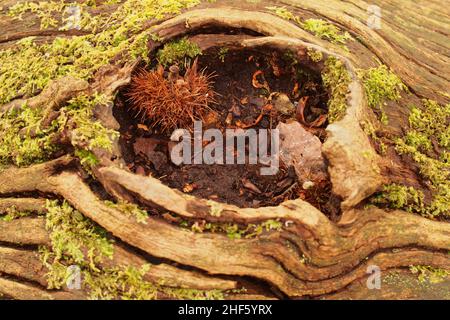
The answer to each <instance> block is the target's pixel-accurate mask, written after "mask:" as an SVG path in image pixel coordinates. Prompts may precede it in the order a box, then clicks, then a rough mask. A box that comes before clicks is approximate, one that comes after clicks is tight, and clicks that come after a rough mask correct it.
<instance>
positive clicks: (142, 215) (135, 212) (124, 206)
mask: <svg viewBox="0 0 450 320" xmlns="http://www.w3.org/2000/svg"><path fill="white" fill-rule="evenodd" d="M105 204H106V205H107V206H109V207H111V208H115V209H118V210H120V211H122V212H125V213H126V214H127V215H129V216H133V217H135V218H136V221H137V222H139V223H142V224H147V219H148V213H147V211H145V210H143V209H141V208H139V206H137V205H136V204H134V203H129V202H127V201H124V200H120V201H119V202H118V203H114V202H112V201H105Z"/></svg>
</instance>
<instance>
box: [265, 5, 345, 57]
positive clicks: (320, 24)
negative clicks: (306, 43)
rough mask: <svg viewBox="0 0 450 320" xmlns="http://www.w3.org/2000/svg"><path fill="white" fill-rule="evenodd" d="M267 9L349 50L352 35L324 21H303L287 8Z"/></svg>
mask: <svg viewBox="0 0 450 320" xmlns="http://www.w3.org/2000/svg"><path fill="white" fill-rule="evenodd" d="M266 9H268V10H270V11H272V12H274V13H275V14H276V15H277V16H279V17H281V18H283V19H285V20H288V21H293V22H295V23H296V24H297V25H298V26H299V27H300V28H302V29H304V30H306V31H308V32H310V33H312V34H314V35H315V36H317V37H319V38H321V39H324V40H327V41H330V42H331V43H334V44H338V45H340V46H341V47H343V48H344V49H346V50H348V49H347V47H346V46H345V43H346V42H347V41H348V40H351V39H352V37H351V36H350V34H349V33H348V32H347V31H345V32H342V30H341V29H340V28H338V27H336V26H335V25H333V24H331V23H329V22H327V21H325V20H322V19H306V20H304V21H302V19H301V18H300V17H299V16H296V15H294V14H293V13H292V12H290V11H289V10H288V9H286V8H285V7H276V6H275V7H266Z"/></svg>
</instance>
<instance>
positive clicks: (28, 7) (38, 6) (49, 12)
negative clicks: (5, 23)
mask: <svg viewBox="0 0 450 320" xmlns="http://www.w3.org/2000/svg"><path fill="white" fill-rule="evenodd" d="M67 5H68V4H65V3H64V1H40V2H38V3H35V2H19V3H17V4H15V5H13V6H12V7H10V8H9V12H8V15H9V16H10V17H13V18H15V19H18V20H22V19H23V17H22V16H23V14H24V13H26V12H32V13H34V14H36V15H37V16H38V18H39V20H40V22H41V29H47V28H49V27H53V28H56V27H57V26H58V24H59V22H58V20H57V19H55V15H57V14H60V13H61V12H62V11H63V9H64V8H65V7H66V6H67Z"/></svg>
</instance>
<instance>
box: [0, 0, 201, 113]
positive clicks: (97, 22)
mask: <svg viewBox="0 0 450 320" xmlns="http://www.w3.org/2000/svg"><path fill="white" fill-rule="evenodd" d="M199 3H200V1H199V0H170V1H164V2H160V1H153V0H139V1H138V0H128V1H125V2H124V3H123V4H121V5H120V6H119V7H118V8H117V10H116V11H114V12H112V13H110V14H101V15H97V16H90V15H86V16H83V19H82V21H81V22H80V24H81V29H82V30H85V31H89V32H92V34H89V35H83V36H74V37H71V38H59V37H58V38H56V39H55V40H54V41H53V42H51V43H44V44H40V45H38V44H36V43H35V42H34V39H33V38H26V39H23V40H21V41H19V42H17V45H16V46H15V47H14V48H10V49H6V50H2V51H0V60H1V61H2V64H0V104H3V103H7V102H9V101H11V100H12V99H14V98H16V97H20V96H25V97H29V96H32V95H35V94H36V93H38V92H39V91H40V90H42V89H43V88H44V87H45V86H46V85H47V84H48V83H49V81H50V80H54V79H58V78H61V77H63V76H67V75H70V76H73V77H74V78H79V79H84V80H88V79H91V78H92V77H93V75H94V73H95V71H97V70H98V69H99V68H100V67H101V66H104V65H107V64H109V63H110V62H111V61H112V60H113V59H114V61H115V63H117V64H120V63H123V62H125V61H128V60H130V59H134V58H137V57H142V58H143V59H144V60H147V59H148V57H147V51H148V50H147V47H146V44H147V40H148V39H149V37H151V34H150V33H145V32H141V31H142V26H143V25H144V23H145V22H146V21H148V20H152V19H157V20H159V19H163V18H164V17H166V16H167V15H171V14H179V13H180V12H181V10H183V9H185V8H190V7H192V6H195V5H198V4H199ZM26 8H27V7H23V8H22V9H20V10H19V8H16V9H17V10H16V11H17V12H16V11H15V12H16V13H13V15H15V14H18V15H19V16H20V13H21V12H26V11H29V9H26ZM42 10H45V9H42Z"/></svg>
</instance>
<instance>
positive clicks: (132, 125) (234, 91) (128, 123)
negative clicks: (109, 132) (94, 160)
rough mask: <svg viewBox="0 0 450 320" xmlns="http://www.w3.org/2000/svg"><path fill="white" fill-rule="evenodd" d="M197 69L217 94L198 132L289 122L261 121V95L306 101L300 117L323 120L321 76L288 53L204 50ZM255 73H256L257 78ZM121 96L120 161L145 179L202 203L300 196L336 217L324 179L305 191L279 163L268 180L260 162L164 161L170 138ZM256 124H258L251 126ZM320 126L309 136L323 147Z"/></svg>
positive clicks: (270, 202)
mask: <svg viewBox="0 0 450 320" xmlns="http://www.w3.org/2000/svg"><path fill="white" fill-rule="evenodd" d="M198 63H199V67H200V69H205V72H206V73H213V74H214V78H213V82H214V90H215V91H216V92H217V93H218V94H219V95H218V97H217V104H214V105H211V108H212V109H213V112H211V117H208V119H206V121H204V123H203V129H205V128H218V129H220V130H222V131H224V129H226V128H230V127H235V126H236V124H237V123H239V124H240V125H244V126H246V125H249V126H251V128H253V129H259V128H264V129H271V128H275V127H276V125H277V124H278V122H280V121H283V122H285V121H286V120H288V118H292V116H284V115H282V114H281V113H279V112H271V113H270V112H269V113H265V114H264V116H263V117H262V118H261V116H260V114H261V109H262V108H263V107H264V106H266V105H267V104H268V102H267V97H268V96H269V94H270V93H272V92H280V93H284V94H286V95H287V96H288V97H289V98H290V100H291V101H292V102H293V103H294V106H296V105H297V103H296V101H298V100H299V98H301V97H303V96H308V97H309V99H308V102H307V105H306V108H305V112H304V116H305V119H306V120H307V121H308V122H311V121H313V120H314V119H316V118H317V117H318V116H320V115H321V114H326V111H327V110H326V108H327V107H326V103H327V99H328V96H327V93H326V92H325V90H324V89H323V87H322V84H321V79H320V75H319V74H314V73H313V72H312V71H309V70H308V69H305V68H304V67H300V66H299V65H296V63H295V61H294V60H293V59H292V58H291V57H290V56H289V55H286V54H283V53H280V52H278V51H273V50H269V49H268V50H267V51H264V52H261V51H258V52H256V51H249V50H245V51H241V50H233V51H231V50H230V51H229V52H226V51H223V49H220V48H213V49H209V50H207V51H204V52H203V54H202V55H201V56H199V58H198ZM258 70H260V71H261V72H262V73H261V72H259V71H258ZM257 71H258V73H259V74H258V75H257V76H256V78H255V77H254V74H255V72H257ZM255 79H256V80H257V83H258V84H262V83H264V79H265V81H266V83H267V85H268V87H267V86H264V87H265V88H257V87H258V86H256V87H255V82H254V80H255ZM252 80H253V83H252ZM124 92H126V89H125V90H124ZM124 92H121V93H119V95H118V97H117V99H116V103H115V108H114V115H115V117H116V119H117V120H118V121H119V123H120V125H121V128H120V131H121V147H122V148H123V149H124V150H123V151H124V152H123V154H124V155H125V161H126V162H127V163H128V167H129V168H130V170H132V171H133V172H135V173H137V174H141V175H151V176H153V177H156V178H158V179H160V180H161V181H162V182H163V183H164V184H166V185H168V186H170V187H172V188H176V189H179V190H182V191H183V192H186V193H189V194H192V195H195V196H197V197H200V198H206V199H213V200H216V201H219V202H225V203H229V204H235V205H237V206H239V207H261V206H275V205H278V204H280V203H281V202H283V201H285V200H288V199H295V198H299V197H300V198H302V199H305V200H307V201H309V202H310V203H311V204H312V205H314V206H316V207H317V208H318V209H320V210H321V211H322V212H325V213H329V214H330V215H332V216H334V215H335V214H336V210H337V209H336V208H337V207H338V204H339V203H338V202H337V203H336V201H335V199H334V197H332V196H331V191H330V190H331V185H330V183H329V181H323V182H321V183H320V184H318V185H315V186H314V187H312V188H310V189H308V190H304V189H303V188H302V186H301V184H300V183H299V182H298V181H297V177H296V174H295V172H294V170H293V168H286V167H285V166H284V165H283V164H282V163H280V170H279V171H278V173H277V174H276V175H268V176H263V175H261V174H260V168H261V165H260V164H256V165H250V164H239V165H238V164H234V165H230V164H226V165H219V164H213V165H207V164H202V165H194V164H186V165H181V166H176V165H174V164H173V163H172V162H171V160H170V152H169V146H170V139H169V136H168V135H164V134H160V133H158V130H157V128H154V129H151V128H150V126H149V125H146V123H142V121H141V120H140V118H137V117H135V114H134V113H133V111H132V110H131V109H130V106H129V103H128V101H127V100H126V98H125V93H124ZM311 106H313V108H311ZM258 116H259V117H258ZM258 118H259V119H258ZM294 118H295V116H294ZM255 122H257V124H256V125H253V124H254V123H255ZM325 125H326V123H324V125H323V126H322V127H321V128H316V129H315V131H314V133H315V134H316V135H317V136H318V137H319V138H320V139H321V140H322V141H323V139H324V138H325V131H324V127H325ZM186 129H189V130H192V128H186ZM247 147H248V146H247Z"/></svg>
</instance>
